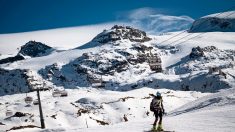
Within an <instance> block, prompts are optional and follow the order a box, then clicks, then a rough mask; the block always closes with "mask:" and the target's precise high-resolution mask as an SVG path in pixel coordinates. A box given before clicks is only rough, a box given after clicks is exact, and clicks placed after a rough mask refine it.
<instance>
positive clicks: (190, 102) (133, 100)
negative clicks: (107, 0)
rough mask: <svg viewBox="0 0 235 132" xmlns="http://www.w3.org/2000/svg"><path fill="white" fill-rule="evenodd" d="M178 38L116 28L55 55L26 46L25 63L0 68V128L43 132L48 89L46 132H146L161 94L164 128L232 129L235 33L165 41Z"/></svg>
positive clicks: (43, 47) (188, 35) (44, 48)
mask: <svg viewBox="0 0 235 132" xmlns="http://www.w3.org/2000/svg"><path fill="white" fill-rule="evenodd" d="M193 26H194V25H193ZM192 28H193V27H192ZM192 28H191V29H192ZM176 34H179V32H171V33H166V34H161V35H148V34H147V33H146V32H145V31H142V30H139V29H136V28H133V27H130V26H118V25H115V26H113V27H111V28H110V29H105V30H103V32H101V33H99V34H97V35H96V36H94V38H93V39H91V40H90V41H88V42H87V43H84V44H78V45H77V48H74V49H70V50H63V51H57V52H53V51H55V50H54V48H53V47H50V46H47V45H44V44H43V43H41V42H34V41H30V42H29V43H27V44H26V45H24V46H22V47H21V50H20V53H19V55H22V56H23V57H24V59H23V60H18V61H14V62H9V63H5V64H0V68H1V69H0V84H1V85H0V111H1V112H0V125H1V127H2V128H3V130H10V129H19V131H41V130H40V129H39V128H37V127H38V126H39V124H40V122H39V114H38V106H37V103H35V102H36V101H37V100H36V93H35V92H33V90H34V89H36V88H43V89H44V90H46V91H41V92H40V93H41V100H42V106H43V111H44V118H45V123H46V128H47V129H46V130H45V131H111V130H112V131H137V132H138V131H147V130H149V129H150V128H151V124H152V121H153V120H154V119H153V116H152V113H150V111H149V103H150V101H151V99H152V96H151V95H152V94H155V93H156V91H160V92H161V93H162V95H163V99H164V106H165V109H166V112H167V113H168V115H167V116H166V117H165V118H164V121H163V126H164V128H165V129H166V130H175V131H195V132H196V131H203V130H204V131H210V130H213V131H223V130H225V131H228V132H230V131H232V130H234V125H233V122H234V119H235V118H234V116H230V115H233V113H234V87H235V71H234V65H235V62H234V57H235V40H234V39H233V38H234V36H235V33H234V32H205V33H204V34H200V33H193V32H190V33H188V32H184V33H183V34H181V35H179V36H177V37H175V38H173V39H170V40H168V41H165V40H167V39H169V38H171V37H173V36H175V35H176ZM185 36H186V37H185ZM182 37H183V38H182ZM192 37H194V38H193V39H190V40H188V39H189V38H192ZM178 39H181V40H180V41H179V42H176V40H178ZM163 41H165V42H164V43H163ZM26 93H27V94H26ZM56 94H58V96H56ZM26 96H27V97H28V96H30V97H32V98H33V102H31V103H30V104H29V105H27V104H26V103H25V100H24V99H25V97H26ZM215 116H216V119H215ZM226 120H228V121H229V122H226ZM206 121H207V122H209V123H210V126H206V125H205V122H206ZM221 122H226V123H222V124H221V125H218V126H216V125H215V124H218V123H221ZM181 123H182V124H181ZM192 123H193V125H192ZM20 126H21V127H23V128H24V127H29V128H27V129H23V128H21V127H20ZM101 126H102V127H101ZM87 127H88V128H87ZM206 128H207V129H206Z"/></svg>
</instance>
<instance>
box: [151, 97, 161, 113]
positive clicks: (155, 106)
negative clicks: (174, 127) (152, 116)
mask: <svg viewBox="0 0 235 132" xmlns="http://www.w3.org/2000/svg"><path fill="white" fill-rule="evenodd" d="M159 109H162V99H161V98H154V99H153V100H152V102H151V103H150V111H157V110H159Z"/></svg>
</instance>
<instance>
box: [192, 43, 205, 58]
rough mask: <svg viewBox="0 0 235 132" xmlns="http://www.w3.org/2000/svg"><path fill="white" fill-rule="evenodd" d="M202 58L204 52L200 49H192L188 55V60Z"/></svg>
mask: <svg viewBox="0 0 235 132" xmlns="http://www.w3.org/2000/svg"><path fill="white" fill-rule="evenodd" d="M202 56H204V51H203V49H202V48H201V47H199V46H197V47H193V48H192V51H191V53H190V54H189V57H190V58H198V57H202Z"/></svg>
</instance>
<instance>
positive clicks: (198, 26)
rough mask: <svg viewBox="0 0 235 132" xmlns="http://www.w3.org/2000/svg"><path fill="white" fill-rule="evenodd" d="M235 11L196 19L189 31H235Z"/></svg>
mask: <svg viewBox="0 0 235 132" xmlns="http://www.w3.org/2000/svg"><path fill="white" fill-rule="evenodd" d="M234 25H235V11H229V12H221V13H216V14H212V15H208V16H205V17H202V18H200V19H198V20H196V21H194V23H193V25H192V27H191V28H190V30H189V32H194V33H195V32H216V31H222V32H234V31H235V26H234Z"/></svg>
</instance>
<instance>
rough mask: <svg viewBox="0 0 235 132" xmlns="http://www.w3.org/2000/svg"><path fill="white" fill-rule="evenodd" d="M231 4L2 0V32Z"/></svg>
mask: <svg viewBox="0 0 235 132" xmlns="http://www.w3.org/2000/svg"><path fill="white" fill-rule="evenodd" d="M231 7H234V8H233V9H232V10H235V0H0V33H1V34H2V33H15V32H25V31H34V30H43V29H52V28H60V27H71V26H80V25H90V24H98V23H105V22H112V21H122V20H124V19H127V16H128V14H130V12H133V11H135V10H138V9H140V8H144V9H150V10H152V11H153V12H154V13H156V14H166V15H176V16H180V15H187V16H190V17H192V18H193V19H197V18H199V17H201V16H204V15H207V14H212V13H216V12H221V11H227V10H228V9H229V8H231Z"/></svg>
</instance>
